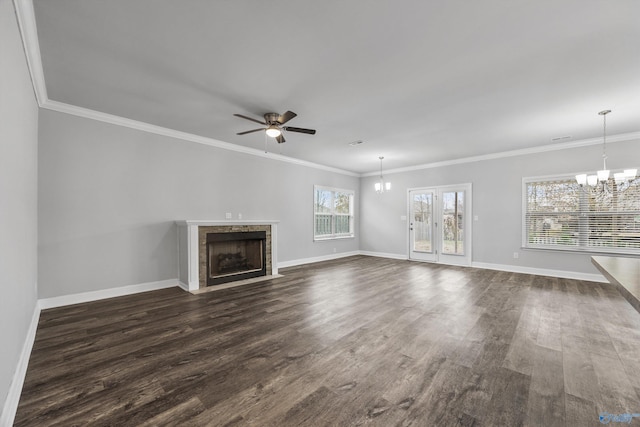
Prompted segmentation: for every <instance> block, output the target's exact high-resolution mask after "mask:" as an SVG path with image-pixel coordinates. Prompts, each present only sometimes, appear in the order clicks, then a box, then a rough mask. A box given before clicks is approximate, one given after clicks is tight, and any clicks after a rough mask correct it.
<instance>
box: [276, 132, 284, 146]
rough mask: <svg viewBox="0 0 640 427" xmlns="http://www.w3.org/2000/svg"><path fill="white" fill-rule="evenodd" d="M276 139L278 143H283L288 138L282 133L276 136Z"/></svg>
mask: <svg viewBox="0 0 640 427" xmlns="http://www.w3.org/2000/svg"><path fill="white" fill-rule="evenodd" d="M276 141H278V144H282V143H283V142H285V141H286V140H285V139H284V136H282V134H280V135H278V136H276Z"/></svg>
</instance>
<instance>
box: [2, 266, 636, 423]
mask: <svg viewBox="0 0 640 427" xmlns="http://www.w3.org/2000/svg"><path fill="white" fill-rule="evenodd" d="M281 273H282V274H284V277H281V278H277V279H272V280H270V281H267V282H263V283H257V284H252V285H246V286H242V287H237V288H232V289H227V290H221V291H216V292H209V293H203V294H200V295H191V294H188V293H186V292H184V291H182V290H180V289H178V288H174V289H166V290H161V291H154V292H147V293H143V294H137V295H132V296H126V297H120V298H113V299H109V300H102V301H97V302H92V303H86V304H78V305H74V306H68V307H62V308H57V309H50V310H45V311H43V312H42V314H41V317H40V323H39V327H38V332H37V336H36V340H35V344H34V348H33V352H32V355H31V360H30V362H29V368H28V372H27V377H26V381H25V384H24V388H23V391H22V396H21V399H20V405H19V408H18V412H17V415H16V421H15V425H17V426H48V425H61V426H76V425H77V426H85V425H91V426H163V425H181V426H182V425H184V426H243V425H250V426H300V425H302V426H307V425H308V426H316V425H317V426H324V425H328V426H334V425H336V426H351V425H375V426H396V425H398V426H454V425H462V426H471V425H474V426H517V425H530V426H565V425H566V426H590V425H593V426H597V425H602V424H600V422H599V419H598V416H599V414H600V413H601V412H605V411H606V412H608V413H610V414H614V415H618V414H624V413H640V313H638V312H636V311H635V310H634V309H633V308H632V307H631V305H629V303H628V302H627V301H626V300H625V299H624V298H622V296H621V295H620V294H619V292H618V291H617V290H616V289H615V288H614V287H613V286H611V285H608V284H601V283H592V282H581V281H577V280H567V279H557V278H550V277H540V276H532V275H524V274H515V273H506V272H498V271H491V270H479V269H473V268H457V267H448V266H442V265H434V264H426V263H415V262H408V261H398V260H389V259H382V258H372V257H364V256H358V257H351V258H346V259H343V260H337V261H330V262H323V263H318V264H311V265H305V266H300V267H293V268H287V269H284V270H281ZM613 425H615V424H613ZM618 425H621V424H618ZM632 425H640V418H634V419H633V421H632Z"/></svg>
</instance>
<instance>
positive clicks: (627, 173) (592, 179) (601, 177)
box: [576, 110, 638, 187]
mask: <svg viewBox="0 0 640 427" xmlns="http://www.w3.org/2000/svg"><path fill="white" fill-rule="evenodd" d="M610 112H611V110H603V111H600V112H599V113H598V114H599V115H601V116H602V121H603V130H602V169H601V170H599V171H597V172H596V173H595V175H587V174H586V173H583V174H579V175H576V181H577V182H578V184H579V185H580V186H581V187H583V186H585V185H587V184H588V185H589V186H591V187H595V186H596V185H598V183H599V182H601V183H602V185H603V187H604V185H605V184H606V183H607V181H609V175H610V171H609V169H607V114H609V113H610ZM637 172H638V170H637V169H625V170H624V171H623V172H618V173H615V174H613V178H614V180H615V183H616V184H622V183H624V182H627V181H629V180H632V179H635V177H636V174H637Z"/></svg>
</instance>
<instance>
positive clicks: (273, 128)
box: [234, 111, 316, 144]
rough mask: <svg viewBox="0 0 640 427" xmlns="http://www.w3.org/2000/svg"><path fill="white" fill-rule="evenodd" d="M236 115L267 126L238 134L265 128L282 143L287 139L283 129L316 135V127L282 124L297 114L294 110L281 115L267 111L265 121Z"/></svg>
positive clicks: (240, 133)
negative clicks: (306, 127)
mask: <svg viewBox="0 0 640 427" xmlns="http://www.w3.org/2000/svg"><path fill="white" fill-rule="evenodd" d="M234 116H236V117H240V118H242V119H246V120H251V121H252V122H256V123H260V124H261V125H264V126H266V127H265V128H258V129H252V130H247V131H244V132H238V133H237V134H236V135H246V134H248V133H252V132H258V131H261V130H264V131H265V132H266V133H267V135H268V136H270V137H272V138H275V139H276V141H278V144H282V143H283V142H284V141H285V139H284V136H282V131H284V130H286V131H287V132H299V133H308V134H309V135H315V133H316V131H315V129H304V128H295V127H291V126H282V125H284V124H285V123H287V122H288V121H289V120H291V119H293V118H294V117H295V116H297V114H296V113H294V112H293V111H287V112H286V113H284V114H282V115H280V114H278V113H266V114H265V115H264V122H261V121H260V120H256V119H253V118H251V117H247V116H243V115H242V114H234Z"/></svg>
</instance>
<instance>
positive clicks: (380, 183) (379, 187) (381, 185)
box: [375, 156, 391, 194]
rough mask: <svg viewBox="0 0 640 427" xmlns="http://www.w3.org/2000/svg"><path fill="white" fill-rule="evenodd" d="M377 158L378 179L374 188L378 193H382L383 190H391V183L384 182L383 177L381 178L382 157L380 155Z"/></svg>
mask: <svg viewBox="0 0 640 427" xmlns="http://www.w3.org/2000/svg"><path fill="white" fill-rule="evenodd" d="M378 158H379V159H380V179H378V182H376V183H375V189H376V193H378V194H380V193H384V192H385V191H389V190H391V183H390V182H384V178H382V159H384V157H383V156H380V157H378Z"/></svg>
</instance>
